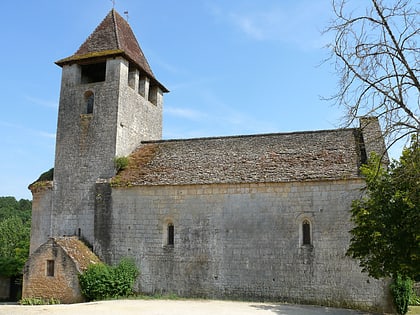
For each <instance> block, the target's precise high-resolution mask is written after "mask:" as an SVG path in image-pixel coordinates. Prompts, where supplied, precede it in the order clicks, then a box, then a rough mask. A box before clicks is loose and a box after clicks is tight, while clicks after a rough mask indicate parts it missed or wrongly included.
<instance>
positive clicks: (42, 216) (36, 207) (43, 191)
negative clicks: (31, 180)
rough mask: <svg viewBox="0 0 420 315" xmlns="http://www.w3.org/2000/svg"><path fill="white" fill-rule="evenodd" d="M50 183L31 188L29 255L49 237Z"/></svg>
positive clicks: (42, 183)
mask: <svg viewBox="0 0 420 315" xmlns="http://www.w3.org/2000/svg"><path fill="white" fill-rule="evenodd" d="M52 185H53V183H52V182H40V183H37V184H36V185H33V186H32V187H31V191H32V221H31V242H30V248H29V253H33V252H34V251H35V250H36V249H37V248H38V247H39V246H41V244H43V243H45V242H46V241H47V240H48V237H50V236H51V234H50V233H51V207H52V195H53V194H52Z"/></svg>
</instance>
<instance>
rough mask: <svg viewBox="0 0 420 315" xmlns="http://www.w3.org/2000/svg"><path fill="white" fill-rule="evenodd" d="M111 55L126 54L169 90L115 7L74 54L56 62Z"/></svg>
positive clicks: (153, 79)
mask: <svg viewBox="0 0 420 315" xmlns="http://www.w3.org/2000/svg"><path fill="white" fill-rule="evenodd" d="M110 56H124V57H125V58H126V59H128V60H129V61H131V62H133V63H134V64H135V65H136V66H137V67H138V68H139V70H140V71H141V72H143V73H145V74H146V75H147V76H148V77H149V78H150V79H151V80H152V81H154V82H155V83H156V84H158V85H159V86H160V87H161V88H162V90H163V91H164V92H168V90H167V89H166V88H165V87H164V86H163V85H162V84H161V83H160V82H159V81H157V80H156V78H155V76H154V74H153V72H152V69H151V68H150V66H149V63H148V62H147V60H146V57H145V56H144V54H143V51H142V50H141V48H140V45H139V43H138V42H137V39H136V37H135V35H134V33H133V31H132V29H131V27H130V25H129V24H128V23H127V21H126V20H125V19H124V18H123V17H122V16H121V15H120V14H118V12H117V11H115V10H114V9H112V10H111V11H110V12H109V13H108V15H107V16H106V17H105V18H104V19H103V21H102V22H101V23H100V24H99V25H98V27H96V29H95V30H94V31H93V33H92V34H90V36H89V37H88V38H87V39H86V41H85V42H84V43H83V44H82V45H81V46H80V48H79V49H78V50H77V51H76V52H75V53H74V54H73V55H72V56H70V57H67V58H64V59H61V60H59V61H57V62H56V64H57V65H59V66H64V65H66V64H69V63H74V62H77V63H83V62H86V61H88V60H89V61H90V60H92V59H103V58H107V57H110Z"/></svg>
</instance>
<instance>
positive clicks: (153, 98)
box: [149, 85, 158, 105]
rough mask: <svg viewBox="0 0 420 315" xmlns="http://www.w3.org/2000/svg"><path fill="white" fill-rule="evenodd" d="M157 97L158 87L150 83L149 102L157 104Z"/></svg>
mask: <svg viewBox="0 0 420 315" xmlns="http://www.w3.org/2000/svg"><path fill="white" fill-rule="evenodd" d="M157 98H158V87H157V86H155V85H151V86H150V88H149V102H150V103H152V104H154V105H157Z"/></svg>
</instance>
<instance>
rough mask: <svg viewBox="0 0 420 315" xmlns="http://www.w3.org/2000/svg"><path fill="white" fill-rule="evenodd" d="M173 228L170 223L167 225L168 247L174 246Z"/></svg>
mask: <svg viewBox="0 0 420 315" xmlns="http://www.w3.org/2000/svg"><path fill="white" fill-rule="evenodd" d="M174 237H175V228H174V225H173V224H172V223H169V224H168V246H174Z"/></svg>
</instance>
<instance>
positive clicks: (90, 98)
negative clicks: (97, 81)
mask: <svg viewBox="0 0 420 315" xmlns="http://www.w3.org/2000/svg"><path fill="white" fill-rule="evenodd" d="M84 97H85V106H86V114H92V113H93V104H94V102H95V96H94V94H93V92H92V91H87V92H85V96H84Z"/></svg>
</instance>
